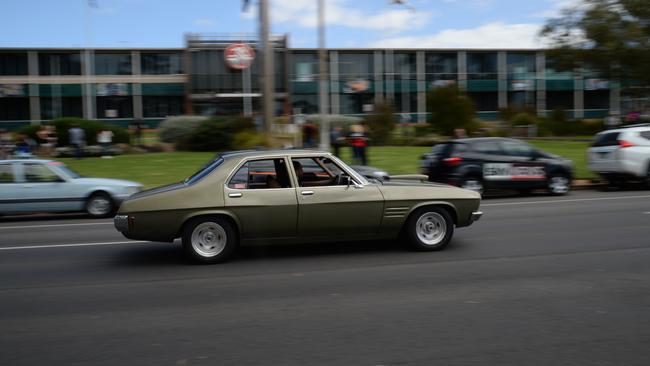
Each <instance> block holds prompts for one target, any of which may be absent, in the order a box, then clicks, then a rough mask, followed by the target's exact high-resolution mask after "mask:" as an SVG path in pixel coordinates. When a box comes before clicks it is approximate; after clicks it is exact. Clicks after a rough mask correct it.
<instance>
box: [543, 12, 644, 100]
mask: <svg viewBox="0 0 650 366" xmlns="http://www.w3.org/2000/svg"><path fill="white" fill-rule="evenodd" d="M648 24H650V7H648V1H647V0H584V1H583V2H582V3H581V4H580V5H578V6H574V7H569V8H565V9H564V10H563V11H562V13H561V16H559V17H557V18H554V19H550V20H549V21H548V22H547V23H546V25H545V27H544V29H543V30H542V32H541V34H542V36H544V37H546V39H547V40H549V41H550V43H551V45H552V47H553V49H552V50H550V51H549V52H548V55H549V58H550V59H552V60H553V62H554V67H555V68H556V69H559V70H562V71H564V70H569V71H570V70H573V69H575V68H578V67H582V66H583V65H586V66H588V67H589V68H590V69H593V70H596V71H598V73H599V74H600V75H601V77H603V78H606V79H610V80H616V79H621V80H624V79H627V80H633V81H634V82H636V83H638V84H640V85H641V86H649V85H650V73H648V72H647V70H648V66H647V65H648V64H650V26H648ZM637 90H639V89H637Z"/></svg>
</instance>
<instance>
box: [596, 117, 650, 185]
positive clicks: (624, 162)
mask: <svg viewBox="0 0 650 366" xmlns="http://www.w3.org/2000/svg"><path fill="white" fill-rule="evenodd" d="M587 155H588V156H587V158H588V160H589V169H590V170H591V171H592V172H594V173H597V174H598V175H600V176H601V177H603V178H604V179H606V180H607V181H608V182H609V183H610V184H612V185H618V184H619V183H623V182H625V181H627V180H642V181H644V183H645V184H646V186H647V187H648V188H650V124H645V125H635V126H628V127H625V128H618V129H615V130H608V131H603V132H600V133H599V134H597V135H596V139H595V141H594V143H593V144H592V145H591V147H590V148H589V150H588V153H587Z"/></svg>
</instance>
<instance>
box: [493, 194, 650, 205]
mask: <svg viewBox="0 0 650 366" xmlns="http://www.w3.org/2000/svg"><path fill="white" fill-rule="evenodd" d="M626 198H650V195H644V196H617V197H600V198H574V199H568V200H548V201H525V202H503V203H486V204H481V207H487V206H516V205H531V204H538V203H541V204H545V203H566V202H587V201H611V200H620V199H626Z"/></svg>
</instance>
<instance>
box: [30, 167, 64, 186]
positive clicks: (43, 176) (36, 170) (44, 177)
mask: <svg viewBox="0 0 650 366" xmlns="http://www.w3.org/2000/svg"><path fill="white" fill-rule="evenodd" d="M23 172H24V174H25V181H26V182H30V183H48V182H50V183H51V182H60V181H61V177H59V176H58V175H57V174H56V173H54V172H53V171H52V170H51V169H50V168H49V167H47V166H45V165H43V164H30V163H28V164H23Z"/></svg>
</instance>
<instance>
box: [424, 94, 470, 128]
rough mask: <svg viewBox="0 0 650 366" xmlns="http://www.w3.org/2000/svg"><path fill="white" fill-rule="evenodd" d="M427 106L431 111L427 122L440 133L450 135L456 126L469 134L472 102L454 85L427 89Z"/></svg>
mask: <svg viewBox="0 0 650 366" xmlns="http://www.w3.org/2000/svg"><path fill="white" fill-rule="evenodd" d="M427 108H428V110H429V111H430V112H431V118H430V120H429V122H430V123H431V125H432V127H433V129H434V130H435V131H437V132H438V133H440V134H443V135H446V136H451V135H453V134H454V130H455V129H457V128H464V129H465V130H466V131H467V133H468V134H469V133H471V129H472V128H473V127H474V123H473V121H474V104H473V103H472V101H471V100H470V99H469V98H468V97H467V95H466V94H465V93H464V92H462V91H461V90H460V89H459V88H458V87H457V86H455V85H453V86H448V87H443V88H436V89H433V90H431V91H429V92H428V93H427Z"/></svg>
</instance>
